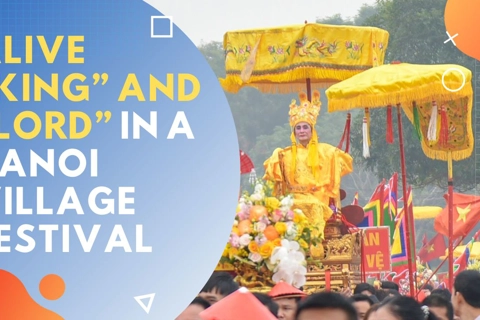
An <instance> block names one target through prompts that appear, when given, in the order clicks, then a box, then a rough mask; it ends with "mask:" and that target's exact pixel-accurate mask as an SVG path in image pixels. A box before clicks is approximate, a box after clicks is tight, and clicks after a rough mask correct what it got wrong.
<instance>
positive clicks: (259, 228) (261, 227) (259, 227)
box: [255, 221, 267, 232]
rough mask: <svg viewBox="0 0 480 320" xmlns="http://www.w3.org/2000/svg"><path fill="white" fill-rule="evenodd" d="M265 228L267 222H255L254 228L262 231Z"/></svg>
mask: <svg viewBox="0 0 480 320" xmlns="http://www.w3.org/2000/svg"><path fill="white" fill-rule="evenodd" d="M266 228H267V224H266V223H264V222H262V221H259V222H257V224H256V227H255V229H256V230H257V231H258V232H263V231H264V230H265V229H266Z"/></svg>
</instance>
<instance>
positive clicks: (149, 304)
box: [133, 293, 155, 314]
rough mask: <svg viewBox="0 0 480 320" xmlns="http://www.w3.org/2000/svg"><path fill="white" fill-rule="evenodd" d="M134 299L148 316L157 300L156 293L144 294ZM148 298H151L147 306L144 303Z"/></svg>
mask: <svg viewBox="0 0 480 320" xmlns="http://www.w3.org/2000/svg"><path fill="white" fill-rule="evenodd" d="M133 298H134V299H135V301H137V303H138V304H139V305H140V307H142V309H143V310H144V311H145V312H146V313H147V314H149V313H150V309H151V308H152V304H153V299H154V298H155V293H149V294H144V295H142V296H136V297H133ZM146 298H149V300H148V304H147V305H145V304H144V303H143V301H142V300H143V299H146Z"/></svg>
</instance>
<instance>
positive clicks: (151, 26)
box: [150, 16, 173, 38]
mask: <svg viewBox="0 0 480 320" xmlns="http://www.w3.org/2000/svg"><path fill="white" fill-rule="evenodd" d="M155 19H168V20H169V21H170V34H155V30H154V29H155V28H154V26H155ZM150 37H151V38H173V18H172V17H171V16H151V20H150Z"/></svg>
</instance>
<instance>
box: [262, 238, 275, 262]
mask: <svg viewBox="0 0 480 320" xmlns="http://www.w3.org/2000/svg"><path fill="white" fill-rule="evenodd" d="M274 248H275V246H274V245H273V243H272V242H271V241H267V242H265V243H264V244H263V245H262V246H261V247H260V251H259V253H260V255H261V256H262V258H263V259H266V258H269V257H270V256H271V255H272V252H273V249H274Z"/></svg>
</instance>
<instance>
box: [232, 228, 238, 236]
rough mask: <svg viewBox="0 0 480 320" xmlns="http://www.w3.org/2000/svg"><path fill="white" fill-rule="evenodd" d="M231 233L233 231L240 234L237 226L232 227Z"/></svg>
mask: <svg viewBox="0 0 480 320" xmlns="http://www.w3.org/2000/svg"><path fill="white" fill-rule="evenodd" d="M232 233H235V234H236V235H240V231H238V228H237V227H233V228H232Z"/></svg>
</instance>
